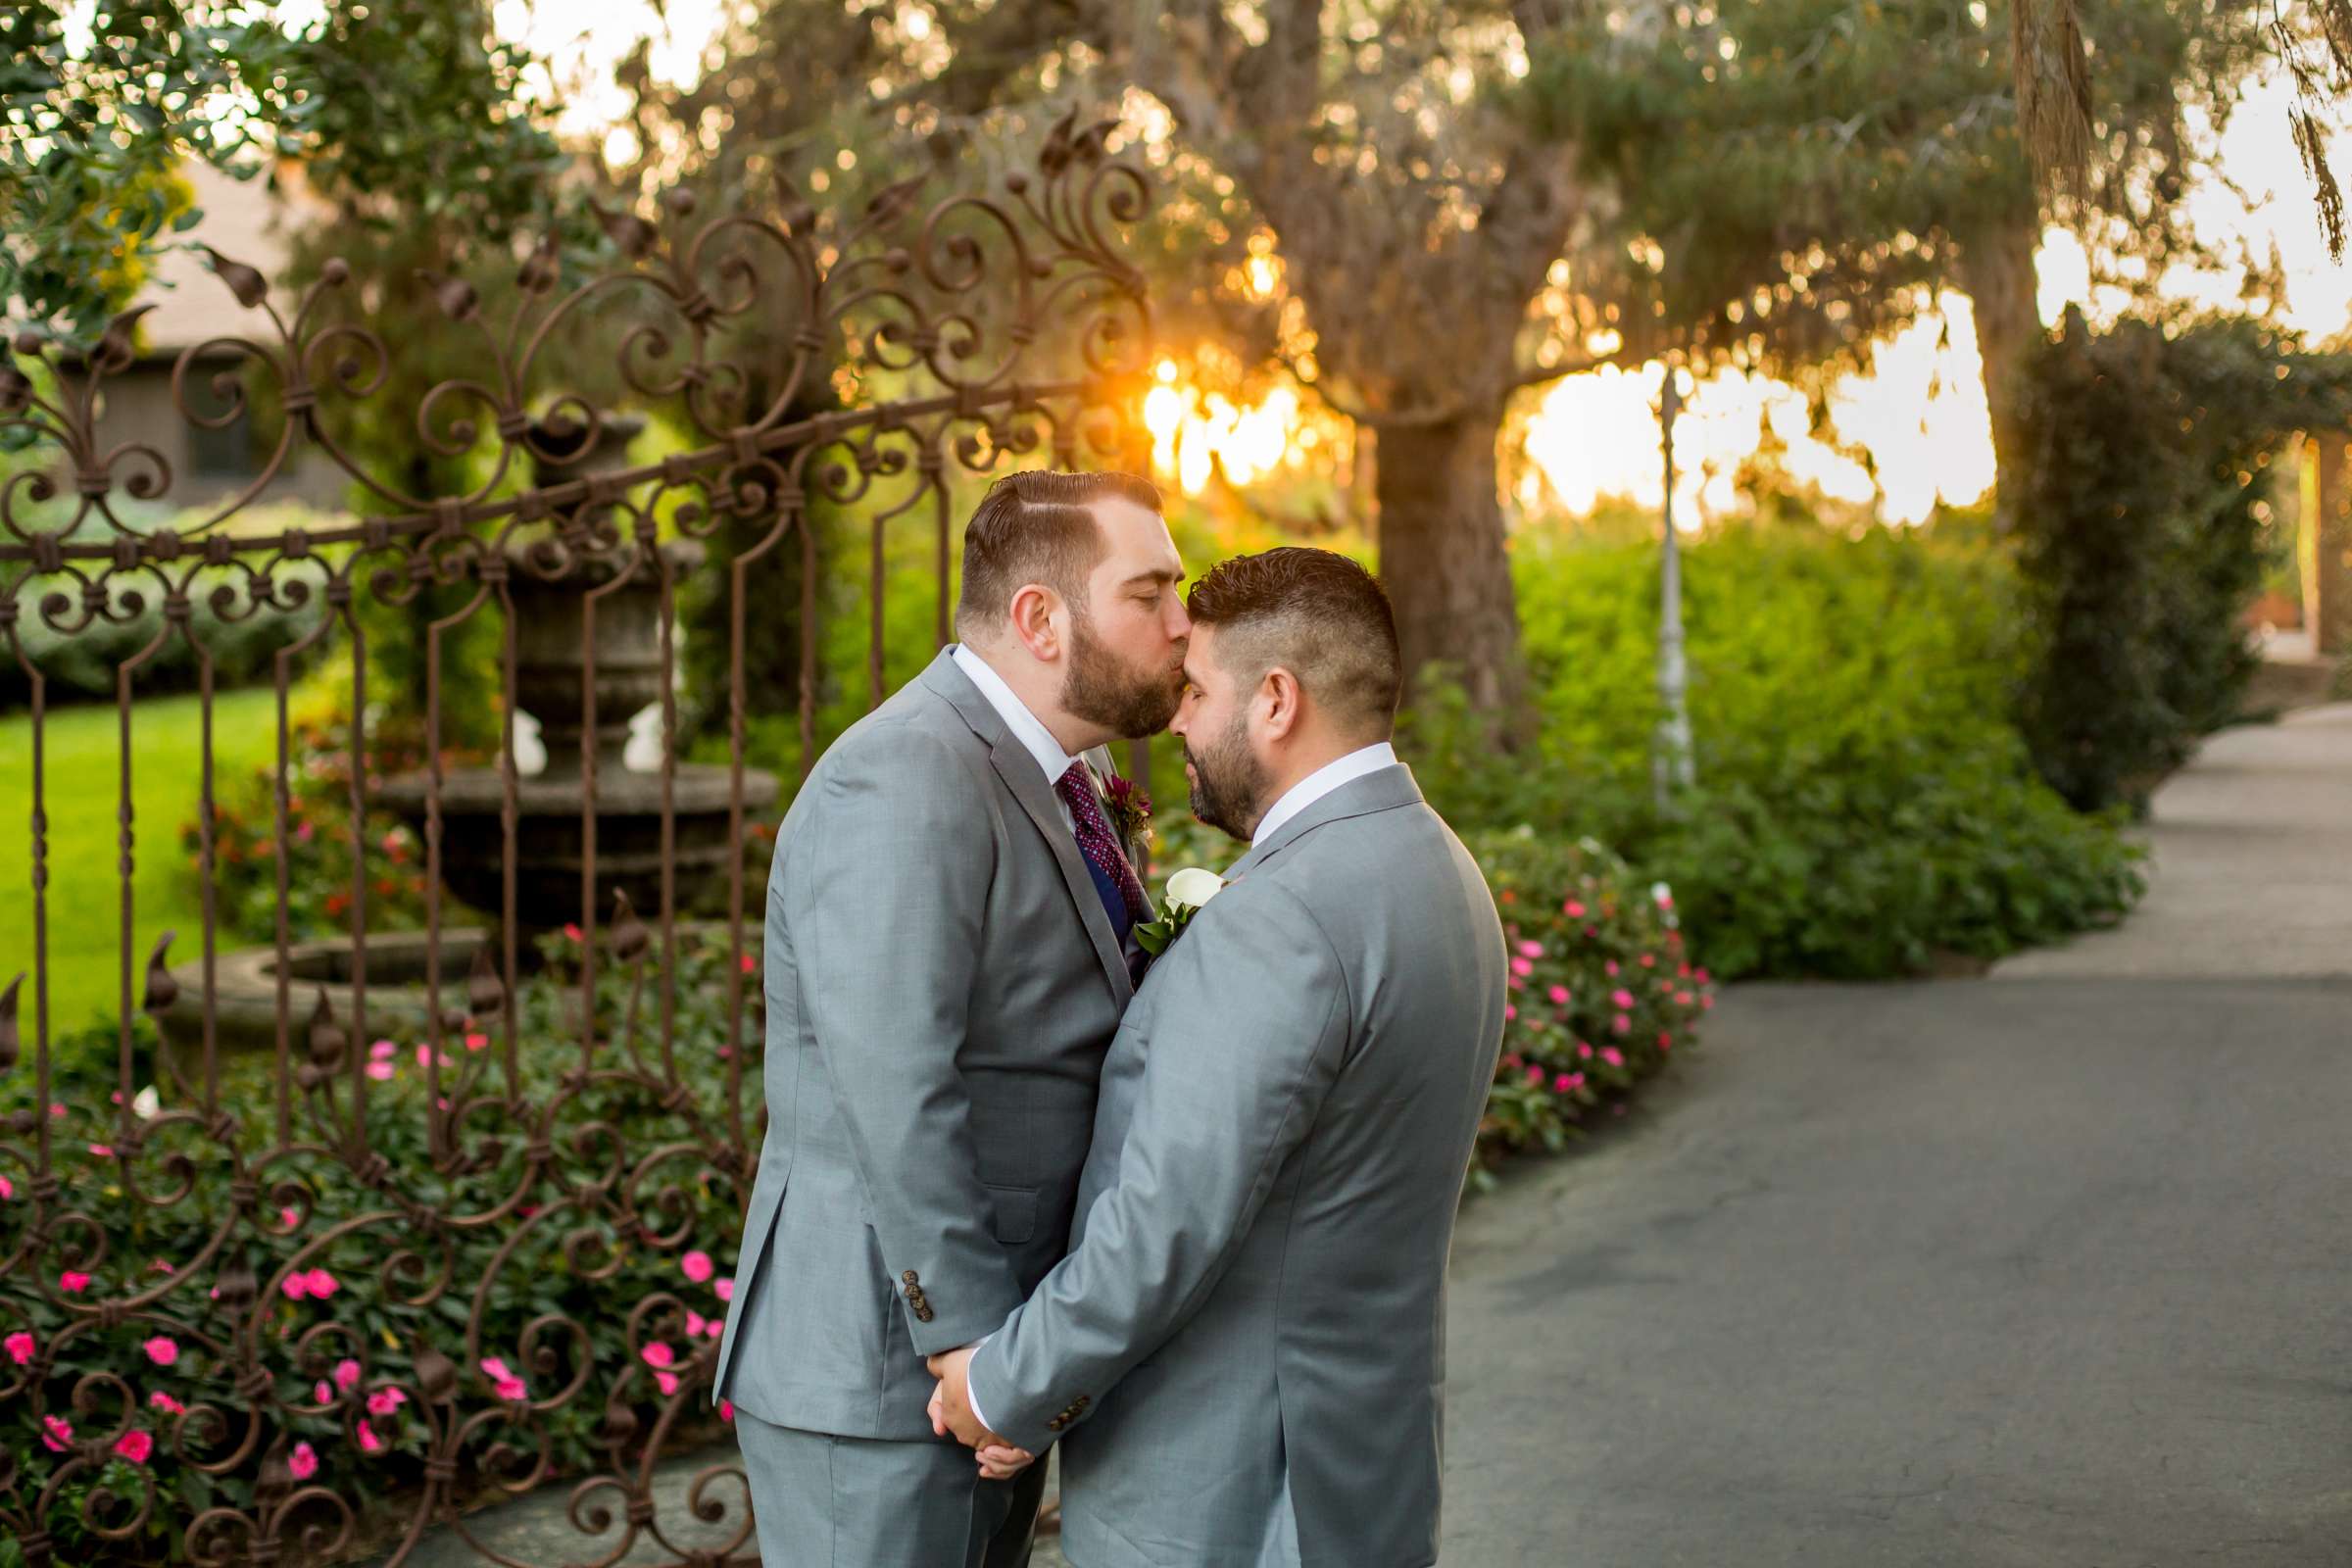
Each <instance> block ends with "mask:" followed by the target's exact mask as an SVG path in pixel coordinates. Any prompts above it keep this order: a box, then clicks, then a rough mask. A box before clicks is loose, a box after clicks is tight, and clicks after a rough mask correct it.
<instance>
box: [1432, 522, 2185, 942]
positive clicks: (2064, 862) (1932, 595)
mask: <svg viewBox="0 0 2352 1568" xmlns="http://www.w3.org/2000/svg"><path fill="white" fill-rule="evenodd" d="M1515 566H1516V571H1517V574H1518V579H1519V596H1520V614H1521V618H1522V622H1523V624H1524V626H1525V628H1526V641H1527V647H1528V658H1529V665H1530V669H1531V671H1532V673H1533V674H1534V676H1535V680H1534V683H1533V684H1534V689H1535V692H1536V694H1537V697H1536V700H1537V702H1538V704H1539V706H1540V709H1541V712H1542V718H1543V724H1542V728H1541V731H1540V735H1539V737H1538V739H1537V741H1536V742H1535V743H1534V744H1533V745H1532V746H1531V747H1529V748H1527V749H1524V750H1523V751H1521V752H1520V753H1517V754H1514V755H1509V756H1497V755H1495V753H1494V752H1493V751H1492V750H1491V748H1489V747H1488V746H1487V744H1486V742H1485V732H1484V729H1483V726H1481V725H1480V724H1479V723H1478V722H1476V721H1475V719H1474V718H1473V716H1472V715H1471V714H1470V713H1469V712H1468V711H1466V709H1465V707H1464V706H1463V704H1462V702H1461V700H1460V697H1459V695H1458V693H1456V692H1454V691H1453V690H1451V689H1450V688H1449V687H1447V686H1446V685H1445V684H1443V683H1439V684H1435V685H1432V686H1429V687H1426V688H1425V689H1424V691H1423V692H1422V694H1421V697H1420V700H1419V701H1418V702H1417V703H1416V705H1415V707H1414V709H1413V711H1412V712H1411V713H1410V714H1408V715H1407V721H1406V724H1405V726H1404V743H1405V746H1406V750H1407V754H1408V755H1409V756H1410V758H1411V760H1412V761H1413V763H1414V766H1415V768H1416V770H1417V771H1418V773H1419V775H1420V778H1421V781H1422V785H1423V788H1424V789H1425V790H1426V791H1427V792H1428V793H1429V795H1430V797H1431V799H1432V801H1433V802H1435V803H1436V804H1437V805H1438V806H1439V808H1440V809H1442V810H1444V811H1445V812H1446V815H1447V816H1448V818H1449V819H1451V820H1452V821H1454V823H1455V824H1456V826H1457V827H1461V828H1464V829H1469V828H1477V827H1509V826H1514V825H1518V824H1522V823H1525V824H1529V825H1532V826H1533V827H1534V828H1535V829H1536V830H1537V831H1538V833H1539V834H1541V835H1543V836H1544V837H1546V838H1550V839H1554V840H1574V839H1577V838H1580V837H1591V838H1593V839H1594V840H1597V841H1598V842H1601V843H1604V844H1607V845H1608V846H1610V847H1611V848H1612V849H1613V850H1615V851H1617V852H1618V853H1620V854H1622V855H1624V856H1625V857H1626V858H1627V859H1628V860H1629V861H1631V862H1632V863H1633V864H1634V865H1636V866H1638V867H1640V868H1641V870H1642V872H1644V873H1645V874H1648V875H1651V876H1656V877H1659V878H1662V879H1664V880H1666V881H1668V882H1670V883H1671V884H1672V885H1673V886H1674V887H1675V888H1676V890H1677V891H1678V894H1679V896H1680V898H1681V901H1682V914H1683V919H1684V922H1685V930H1686V931H1687V932H1688V933H1689V936H1690V940H1691V946H1692V948H1693V950H1694V951H1695V952H1697V953H1698V954H1700V955H1702V956H1704V957H1705V958H1706V960H1707V962H1708V963H1709V964H1711V965H1712V966H1713V967H1714V969H1715V971H1716V972H1717V973H1719V974H1721V975H1723V976H1725V977H1726V978H1736V977H1740V976H1745V975H1754V974H1778V975H1789V974H1813V975H1832V976H1840V977H1869V976H1880V975H1893V974H1903V973H1908V972H1913V971H1916V970H1918V969H1920V968H1922V967H1924V966H1926V965H1927V964H1929V963H1930V962H1931V961H1932V960H1933V959H1934V958H1935V956H1936V955H1937V953H1938V952H1953V953H1959V954H1964V955H1968V956H1973V957H1978V958H1991V957H1995V956H1999V955H2001V954H2003V953H2007V952H2010V951H2013V950H2015V949H2017V948H2020V947H2024V946H2027V945H2030V944H2033V943H2037V942H2045V941H2049V940H2052V939H2054V938H2057V937H2060V936H2063V935H2065V934H2067V933H2069V932H2073V931H2077V930H2081V929H2083V928H2084V927H2087V926H2091V925H2096V924H2099V923H2101V922H2104V921H2108V920H2112V919H2113V918H2115V917H2117V916H2118V915H2120V914H2121V913H2122V912H2123V911H2124V910H2125V909H2127V908H2128V907H2130V906H2131V902H2132V901H2133V900H2134V899H2135V898H2136V897H2137V896H2138V893H2139V891H2140V880H2139V876H2138V872H2137V870H2136V869H2135V863H2134V862H2135V852H2134V851H2133V850H2132V849H2131V847H2129V846H2128V845H2127V844H2126V843H2125V842H2124V841H2123V839H2122V837H2121V824H2120V822H2118V821H2117V820H2114V819H2112V818H2102V817H2082V816H2078V815H2076V814H2075V813H2074V812H2073V811H2071V810H2069V809H2067V808H2066V806H2065V803H2064V802H2062V801H2061V800H2059V799H2058V797H2057V796H2056V795H2054V794H2053V793H2052V792H2051V791H2050V790H2049V789H2048V788H2047V787H2046V786H2045V785H2044V784H2043V783H2042V782H2041V781H2040V780H2039V779H2038V778H2037V777H2036V776H2035V775H2034V769H2033V767H2032V765H2031V762H2030V760H2029V759H2028V757H2027V755H2026V752H2025V748H2024V746H2023V744H2022V742H2021V740H2020V737H2019V735H2018V732H2017V730H2016V728H2015V727H2014V725H2013V724H2012V723H2011V722H2010V719H2009V717H2008V714H2009V711H2010V703H2011V697H2012V694H2013V692H2014V690H2015V688H2016V686H2017V684H2018V683H2019V682H2020V681H2021V680H2022V679H2023V678H2024V674H2025V671H2026V670H2027V669H2028V667H2029V665H2030V660H2031V657H2032V650H2031V648H2030V646H2029V645H2028V644H2027V643H2026V642H2025V641H2024V639H2023V638H2022V637H2021V636H2020V633H2019V630H2018V626H2019V616H2018V613H2017V606H2018V603H2019V595H2020V589H2019V585H2018V582H2017V579H2016V576H2015V573H2014V572H2013V571H2012V570H2011V569H2010V568H2009V566H2008V565H2007V564H2006V562H2005V560H2004V558H2003V557H2002V555H2001V553H2000V552H1999V550H1998V549H1997V547H1995V546H1994V545H1992V544H1990V543H1989V542H1987V541H1986V540H1985V539H1984V538H1983V537H1982V536H1981V535H1972V534H1971V533H1969V532H1967V531H1965V530H1961V529H1956V528H1955V529H1950V530H1947V531H1945V532H1944V533H1941V534H1936V533H1912V534H1897V533H1892V532H1888V531H1886V530H1875V531H1873V532H1871V533H1868V534H1866V535H1864V536H1863V537H1861V538H1858V539H1849V538H1845V537H1841V536H1839V535H1836V534H1833V533H1831V532H1829V531H1827V530H1824V529H1819V528H1815V527H1812V526H1809V525H1803V524H1787V525H1774V526H1758V527H1742V528H1735V529H1730V530H1726V531H1725V532H1723V533H1720V534H1718V535H1716V536H1714V537H1711V538H1708V539H1706V540H1704V541H1701V542H1698V543H1697V544H1695V545H1694V546H1693V547H1692V548H1691V549H1690V550H1689V551H1688V553H1687V556H1686V560H1685V589H1686V616H1687V619H1688V622H1689V627H1690V643H1689V647H1690V657H1691V670H1692V680H1691V699H1690V702H1691V723H1692V727H1693V730H1694V732H1695V736H1696V746H1697V760H1698V788H1697V789H1696V790H1694V791H1692V792H1690V793H1689V794H1687V795H1685V796H1682V797H1681V798H1679V799H1678V800H1676V801H1675V802H1674V803H1673V806H1672V808H1671V809H1664V810H1661V809H1659V808H1658V806H1657V805H1656V804H1655V802H1654V800H1653V799H1652V795H1651V787H1650V776H1649V755H1650V754H1649V749H1650V745H1651V737H1652V735H1653V734H1654V732H1655V728H1656V723H1657V716H1658V705H1657V699H1656V695H1655V694H1656V682H1655V676H1654V659H1655V649H1656V643H1655V635H1656V634H1655V611H1654V606H1655V603H1656V595H1655V583H1656V551H1655V547H1654V545H1652V544H1651V543H1649V542H1648V541H1646V540H1642V539H1635V540H1631V541H1610V540H1607V539H1576V538H1561V537H1548V536H1543V535H1536V536H1531V537H1529V538H1527V539H1524V540H1523V541H1522V544H1521V548H1520V549H1519V551H1518V554H1517V558H1516V563H1515Z"/></svg>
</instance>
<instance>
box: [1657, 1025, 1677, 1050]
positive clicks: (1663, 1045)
mask: <svg viewBox="0 0 2352 1568" xmlns="http://www.w3.org/2000/svg"><path fill="white" fill-rule="evenodd" d="M1658 1049H1659V1050H1660V1051H1672V1050H1673V1049H1674V1036H1672V1035H1671V1034H1668V1033H1667V1032H1666V1031H1665V1030H1663V1029H1661V1030H1659V1031H1658Z"/></svg>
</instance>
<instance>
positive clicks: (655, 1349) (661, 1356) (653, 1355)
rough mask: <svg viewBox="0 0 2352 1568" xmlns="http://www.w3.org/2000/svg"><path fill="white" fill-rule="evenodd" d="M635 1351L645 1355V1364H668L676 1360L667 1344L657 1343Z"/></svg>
mask: <svg viewBox="0 0 2352 1568" xmlns="http://www.w3.org/2000/svg"><path fill="white" fill-rule="evenodd" d="M637 1353H638V1354H640V1355H642V1356H644V1357H645V1364H646V1365H647V1366H669V1365H671V1364H672V1363H674V1362H675V1361H676V1360H677V1356H676V1355H675V1354H674V1353H672V1351H671V1350H670V1348H669V1347H668V1346H666V1345H662V1344H659V1343H657V1344H653V1345H649V1346H647V1347H646V1348H644V1349H642V1350H640V1351H638V1352H637Z"/></svg>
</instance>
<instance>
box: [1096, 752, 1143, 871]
mask: <svg viewBox="0 0 2352 1568" xmlns="http://www.w3.org/2000/svg"><path fill="white" fill-rule="evenodd" d="M1103 805H1104V806H1105V807H1106V808H1107V809H1109V812H1110V825H1111V827H1112V829H1113V830H1114V831H1116V832H1117V834H1118V835H1119V844H1120V846H1121V847H1122V848H1123V849H1125V850H1126V852H1127V858H1128V859H1130V860H1141V859H1142V858H1143V852H1144V851H1146V850H1149V849H1150V848H1151V847H1152V796H1151V794H1150V792H1149V791H1147V790H1146V789H1145V788H1144V787H1143V786H1142V785H1141V784H1138V783H1137V782H1136V781H1135V780H1133V779H1131V778H1121V777H1120V776H1119V775H1118V774H1116V773H1113V774H1111V775H1110V777H1108V778H1106V779H1103Z"/></svg>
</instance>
